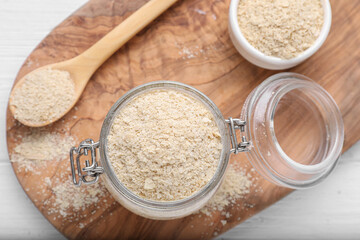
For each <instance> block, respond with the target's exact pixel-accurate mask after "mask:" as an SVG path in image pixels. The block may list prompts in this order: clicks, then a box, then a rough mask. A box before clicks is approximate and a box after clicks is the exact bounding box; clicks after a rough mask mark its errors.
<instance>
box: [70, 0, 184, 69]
mask: <svg viewBox="0 0 360 240" xmlns="http://www.w3.org/2000/svg"><path fill="white" fill-rule="evenodd" d="M176 1H177V0H151V1H149V2H147V3H146V4H145V5H144V6H142V7H141V8H140V9H138V10H137V11H136V12H135V13H133V14H132V15H131V16H129V17H128V18H127V19H125V20H124V21H123V22H122V23H120V24H119V25H118V26H117V27H115V28H114V29H113V30H112V31H111V32H109V33H108V34H106V35H105V36H104V37H103V38H101V39H100V40H99V41H98V42H97V43H95V44H94V45H93V46H91V47H90V48H89V49H87V50H86V51H85V52H83V53H82V54H80V55H79V56H78V57H76V58H77V60H78V61H80V62H81V63H82V64H81V65H82V66H84V67H86V68H87V69H86V71H87V72H89V73H90V74H91V75H92V74H93V73H94V72H95V71H96V69H98V68H99V67H100V66H101V64H103V63H104V62H105V61H106V60H107V59H108V58H109V57H110V56H111V55H112V54H113V53H115V52H116V51H117V50H118V49H119V48H120V47H121V46H123V45H124V44H125V43H126V42H127V41H128V40H130V39H131V38H132V37H133V36H134V35H135V34H137V33H138V32H140V31H141V30H142V29H143V28H144V27H146V26H147V25H148V24H149V23H151V22H152V21H153V20H154V19H155V18H157V17H158V16H159V15H160V14H161V13H163V12H164V11H165V10H166V9H168V8H169V7H170V6H171V5H173V4H174V3H175V2H176ZM79 58H80V59H79ZM91 70H93V71H91Z"/></svg>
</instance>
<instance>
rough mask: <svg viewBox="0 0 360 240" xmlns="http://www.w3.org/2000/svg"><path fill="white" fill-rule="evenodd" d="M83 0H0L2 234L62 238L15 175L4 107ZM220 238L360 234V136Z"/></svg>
mask: <svg viewBox="0 0 360 240" xmlns="http://www.w3.org/2000/svg"><path fill="white" fill-rule="evenodd" d="M85 2H86V1H85V0H60V1H59V0H47V1H44V0H0V239H24V238H30V239H63V238H64V237H63V236H62V235H61V234H60V233H59V232H57V230H56V229H55V228H54V227H53V226H52V225H51V224H50V223H48V222H47V221H46V219H45V218H44V217H43V216H42V215H41V214H40V212H39V211H38V210H37V209H36V208H35V207H34V206H33V204H32V203H31V201H30V200H29V199H28V198H27V196H26V195H25V193H24V191H23V190H22V188H21V187H20V185H19V184H18V182H17V180H16V177H15V175H14V173H13V170H12V168H11V165H10V162H9V159H8V154H7V149H6V139H5V112H6V105H7V100H8V95H9V92H10V88H11V86H12V84H13V81H14V78H15V76H16V73H17V71H18V70H19V68H20V66H21V64H22V63H23V61H24V60H25V58H26V57H27V56H28V55H29V54H30V52H31V51H32V49H33V48H34V47H35V46H36V45H37V44H38V43H39V42H40V41H41V40H42V39H43V38H44V37H45V36H46V35H47V33H48V32H50V30H51V29H52V28H53V27H55V26H56V25H57V24H58V23H60V22H61V21H62V20H63V19H65V18H66V17H67V16H68V15H69V14H70V13H71V12H73V11H74V10H75V9H77V8H78V7H80V6H81V5H82V4H84V3H85ZM359 87H360V86H359ZM359 117H360V116H359ZM219 238H220V239H264V238H268V239H315V238H316V239H318V238H322V239H360V142H358V143H357V144H356V145H355V146H353V147H352V148H351V149H350V150H349V151H348V152H346V153H345V154H344V155H343V157H342V160H341V162H340V164H339V167H338V169H336V171H335V173H334V174H333V175H332V176H330V178H329V179H328V180H327V181H326V182H324V183H322V184H320V186H318V187H316V188H312V189H308V190H303V191H296V192H294V193H292V194H290V195H289V196H288V197H286V198H285V199H283V200H281V201H279V202H278V203H276V204H274V205H273V206H271V207H270V208H268V209H267V210H265V211H263V212H261V213H260V214H258V215H256V216H254V217H253V218H251V219H249V220H248V221H246V222H244V223H243V224H241V225H239V226H238V227H236V228H234V229H233V230H231V231H229V232H227V233H226V234H223V235H221V236H220V237H219Z"/></svg>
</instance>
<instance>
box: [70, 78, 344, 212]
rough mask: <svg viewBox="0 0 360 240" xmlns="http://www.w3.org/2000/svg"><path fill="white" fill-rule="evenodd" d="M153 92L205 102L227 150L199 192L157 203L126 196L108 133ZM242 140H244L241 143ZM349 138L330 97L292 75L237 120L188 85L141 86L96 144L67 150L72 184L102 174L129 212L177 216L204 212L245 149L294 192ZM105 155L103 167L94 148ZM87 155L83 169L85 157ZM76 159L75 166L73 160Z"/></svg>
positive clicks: (263, 89) (320, 174)
mask: <svg viewBox="0 0 360 240" xmlns="http://www.w3.org/2000/svg"><path fill="white" fill-rule="evenodd" d="M153 89H174V90H178V91H183V92H185V93H187V94H190V95H191V96H193V97H194V98H196V99H197V100H199V101H201V102H202V103H203V104H204V105H205V106H206V107H207V108H208V109H209V110H210V111H211V112H212V114H213V116H214V119H215V121H216V123H217V125H218V127H219V130H220V134H221V141H222V150H221V155H220V159H219V163H218V167H217V170H216V172H215V174H214V176H213V177H212V179H211V180H210V181H209V182H208V183H207V184H206V185H205V186H204V187H203V188H202V189H201V190H199V191H198V192H196V193H194V194H193V195H191V196H190V197H187V198H185V199H181V200H177V201H164V202H160V201H152V200H148V199H144V198H141V197H139V196H137V195H135V194H134V193H132V192H131V191H129V190H128V189H127V188H126V187H125V186H124V185H123V184H122V183H121V182H120V181H119V179H118V178H117V177H116V174H115V172H114V170H113V168H112V166H111V163H110V161H109V157H108V153H107V136H108V134H109V131H110V128H111V126H112V123H113V120H114V118H115V116H116V115H117V112H118V111H121V108H122V107H123V106H125V105H126V104H127V103H128V102H129V101H131V100H132V99H133V98H135V97H136V96H138V95H140V94H143V93H145V92H147V91H150V90H153ZM238 139H239V141H238ZM343 141H344V127H343V122H342V118H341V114H340V111H339V109H338V107H337V105H336V103H335V102H334V100H333V99H332V97H331V96H330V95H329V94H328V93H327V92H326V91H325V90H324V89H323V88H322V87H321V86H319V85H318V84H316V83H315V82H313V81H312V80H310V79H309V78H307V77H305V76H303V75H300V74H295V73H280V74H276V75H273V76H271V77H269V78H268V79H266V80H265V81H264V82H263V83H261V84H260V85H259V86H258V87H257V88H255V89H254V90H253V91H252V92H251V94H250V95H249V96H248V97H247V99H246V101H245V104H244V107H243V109H242V113H241V116H240V118H236V119H233V118H231V117H230V118H228V119H224V117H223V116H222V114H221V112H220V110H219V109H218V108H217V106H216V105H215V104H214V103H213V102H212V101H211V100H210V99H209V98H208V97H207V96H206V95H204V94H203V93H201V92H200V91H198V90H196V89H195V88H193V87H191V86H188V85H186V84H182V83H178V82H171V81H158V82H151V83H147V84H144V85H141V86H139V87H136V88H134V89H132V90H131V91H129V92H128V93H126V94H125V95H124V96H122V97H121V98H120V99H119V100H118V101H117V102H116V103H115V104H114V105H113V106H112V108H111V109H110V111H109V112H108V114H107V116H106V118H105V120H104V123H103V126H102V128H101V134H100V140H99V142H94V141H93V140H92V139H87V140H85V141H83V142H81V143H80V146H79V147H78V148H76V147H74V148H72V149H71V151H70V163H71V171H72V176H73V182H74V184H75V185H78V186H79V185H81V183H84V184H92V183H94V182H96V181H98V179H99V176H100V174H102V176H103V180H104V183H105V185H106V187H107V189H108V190H109V191H110V192H111V194H112V195H113V197H114V198H115V199H116V200H117V201H118V202H119V203H120V204H121V205H122V206H124V207H126V208H127V209H129V210H130V211H132V212H134V213H136V214H138V215H141V216H144V217H148V218H152V219H173V218H179V217H184V216H186V215H189V214H191V213H193V212H195V211H197V210H199V209H200V208H201V207H203V206H204V205H205V204H206V202H207V201H208V200H209V199H210V198H211V197H212V196H213V195H214V194H215V192H216V190H217V189H218V188H219V187H220V185H221V182H222V179H223V178H224V174H225V172H226V168H227V166H228V163H229V157H230V154H231V153H234V154H237V153H239V152H245V154H246V155H247V158H248V159H249V161H250V163H251V164H252V165H253V167H254V168H255V169H256V170H257V171H258V172H259V173H260V174H261V175H262V176H263V177H264V178H266V179H267V180H269V181H270V182H272V183H274V184H277V185H280V186H284V187H290V188H293V189H299V188H305V187H309V186H313V185H315V184H317V183H319V182H320V181H321V180H323V179H325V178H326V177H327V176H328V175H329V173H330V172H332V170H333V169H334V167H335V166H336V163H337V162H338V159H339V157H340V154H341V150H342V145H343ZM97 149H99V152H100V163H101V166H99V165H98V163H97V159H96V151H97ZM83 155H85V156H90V159H89V160H85V161H84V162H85V167H82V165H83V164H82V162H83V161H82V160H81V157H82V156H83ZM75 162H76V163H75Z"/></svg>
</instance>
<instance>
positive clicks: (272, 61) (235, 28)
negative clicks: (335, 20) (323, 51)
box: [229, 0, 331, 70]
mask: <svg viewBox="0 0 360 240" xmlns="http://www.w3.org/2000/svg"><path fill="white" fill-rule="evenodd" d="M239 1H240V0H231V3H230V9H229V32H230V38H231V40H232V42H233V44H234V45H235V48H236V49H237V50H238V51H239V53H240V54H241V55H242V56H243V57H244V58H245V59H246V60H248V61H249V62H251V63H252V64H255V65H256V66H259V67H262V68H266V69H271V70H282V69H288V68H291V67H294V66H296V65H298V64H300V63H302V62H303V61H305V60H306V59H308V58H309V57H310V56H311V55H313V54H314V53H315V52H316V51H317V50H319V48H320V47H321V45H322V44H323V43H324V42H325V39H326V37H327V36H328V33H329V31H330V26H331V6H330V2H329V0H322V5H323V8H324V24H323V27H322V29H321V32H320V35H319V37H318V38H317V39H316V41H315V42H314V44H313V45H312V46H311V47H310V48H308V49H306V50H305V51H304V52H302V53H301V54H299V55H298V56H296V57H294V58H291V59H281V58H277V57H272V56H266V55H265V54H263V53H262V52H260V51H259V50H257V49H256V48H254V47H253V46H252V45H251V44H250V43H249V42H248V41H247V40H246V39H245V37H244V35H243V34H242V33H241V30H240V27H239V24H238V19H237V16H238V15H237V12H238V6H239Z"/></svg>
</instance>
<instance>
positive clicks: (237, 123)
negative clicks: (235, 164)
mask: <svg viewBox="0 0 360 240" xmlns="http://www.w3.org/2000/svg"><path fill="white" fill-rule="evenodd" d="M225 122H226V123H227V124H229V132H230V139H231V146H232V149H231V150H230V152H232V153H235V154H237V153H239V152H248V151H249V146H250V142H248V141H247V140H246V137H245V136H244V135H242V136H241V142H240V143H238V141H237V137H236V132H235V130H236V129H240V132H241V133H243V132H244V131H245V125H246V122H245V121H242V120H240V119H237V118H234V119H233V118H231V117H229V119H226V120H225Z"/></svg>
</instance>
